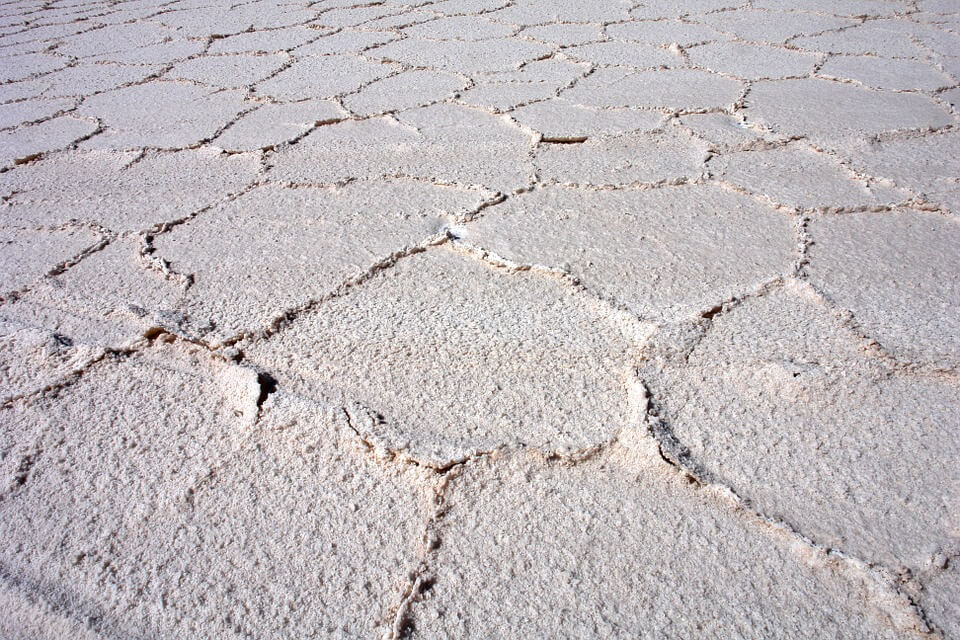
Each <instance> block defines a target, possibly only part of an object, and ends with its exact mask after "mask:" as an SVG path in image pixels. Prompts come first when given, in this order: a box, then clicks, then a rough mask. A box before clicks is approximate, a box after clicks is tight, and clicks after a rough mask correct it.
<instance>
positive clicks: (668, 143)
mask: <svg viewBox="0 0 960 640" xmlns="http://www.w3.org/2000/svg"><path fill="white" fill-rule="evenodd" d="M708 157H709V156H708V153H707V145H706V143H704V142H702V141H701V140H698V139H697V138H694V137H693V136H691V135H690V134H688V133H687V132H685V131H682V130H679V129H677V128H673V127H671V128H669V129H667V130H666V131H664V132H662V133H632V134H621V135H618V136H615V137H610V138H607V137H598V138H592V139H588V140H587V141H586V142H583V143H580V144H550V145H540V147H539V148H538V149H537V154H536V157H535V160H534V165H535V166H536V168H537V172H538V174H539V175H540V178H541V180H544V181H545V182H559V183H561V184H580V185H595V186H616V185H628V184H647V185H655V184H664V183H667V184H670V183H679V182H686V181H690V180H694V179H696V178H698V177H700V176H701V175H702V174H703V173H704V162H705V161H706V159H707V158H708Z"/></svg>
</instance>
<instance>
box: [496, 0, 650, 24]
mask: <svg viewBox="0 0 960 640" xmlns="http://www.w3.org/2000/svg"><path fill="white" fill-rule="evenodd" d="M631 4H632V3H630V2H627V0H612V1H611V2H605V3H603V4H602V5H596V4H586V3H578V2H567V0H516V1H514V2H511V3H510V6H508V7H504V8H503V9H500V10H498V11H491V12H490V13H487V14H485V15H486V17H488V18H493V19H494V20H497V21H499V22H504V23H507V24H549V23H557V22H560V23H562V22H601V23H602V22H617V21H619V20H626V19H627V18H628V17H629V15H630V14H629V12H630V5H631Z"/></svg>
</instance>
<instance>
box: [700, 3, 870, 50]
mask: <svg viewBox="0 0 960 640" xmlns="http://www.w3.org/2000/svg"><path fill="white" fill-rule="evenodd" d="M695 20H696V21H697V22H700V23H703V24H705V25H708V26H710V27H712V28H714V29H716V30H717V31H720V32H722V33H729V34H732V35H735V36H737V37H738V38H741V39H743V40H747V41H752V42H770V43H774V44H779V43H783V42H786V41H787V40H789V39H790V38H793V37H796V36H802V35H805V34H816V33H820V32H822V31H827V30H830V29H839V28H841V27H848V26H851V25H855V24H857V21H856V20H851V19H847V18H838V17H835V16H829V15H822V14H817V13H800V12H794V11H791V12H786V11H760V10H751V9H740V10H737V11H719V12H716V13H709V14H706V15H703V16H699V17H697V18H696V19H695ZM843 33H844V34H845V33H849V32H848V31H845V32H843ZM837 35H840V34H837Z"/></svg>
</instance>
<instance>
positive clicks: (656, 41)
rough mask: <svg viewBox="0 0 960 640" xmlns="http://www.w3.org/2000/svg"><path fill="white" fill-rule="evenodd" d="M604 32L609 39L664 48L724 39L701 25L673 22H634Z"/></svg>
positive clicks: (620, 24) (612, 26)
mask: <svg viewBox="0 0 960 640" xmlns="http://www.w3.org/2000/svg"><path fill="white" fill-rule="evenodd" d="M604 31H606V34H607V35H608V36H610V37H611V38H615V39H617V40H628V41H630V42H640V43H643V44H652V45H660V46H666V45H671V44H676V45H678V46H681V47H688V46H691V45H695V44H700V43H703V42H710V41H713V40H721V39H726V36H723V35H721V34H720V33H718V32H717V31H715V30H713V29H711V28H710V27H708V26H706V25H702V24H696V23H691V22H680V21H675V20H669V21H665V20H635V21H631V22H621V23H619V24H611V25H608V26H607V27H606V28H605V29H604Z"/></svg>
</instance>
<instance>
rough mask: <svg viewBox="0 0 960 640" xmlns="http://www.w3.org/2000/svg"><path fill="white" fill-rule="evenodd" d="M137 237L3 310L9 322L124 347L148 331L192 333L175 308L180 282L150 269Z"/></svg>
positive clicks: (76, 339)
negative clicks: (156, 328)
mask: <svg viewBox="0 0 960 640" xmlns="http://www.w3.org/2000/svg"><path fill="white" fill-rule="evenodd" d="M140 251H141V245H140V239H139V238H136V237H133V238H130V237H127V238H120V239H117V240H114V241H113V242H111V243H110V244H109V245H108V246H106V247H105V248H103V249H101V250H99V251H94V252H92V253H90V254H89V255H87V256H86V257H85V258H84V259H83V260H81V261H80V262H78V263H76V264H74V265H73V266H72V267H70V268H69V269H67V270H66V271H64V272H62V273H60V274H58V275H55V276H48V277H46V278H44V279H42V280H39V281H37V282H36V283H35V284H33V285H32V286H31V287H30V289H29V290H28V291H27V292H26V293H23V294H21V295H20V296H18V298H17V299H16V300H15V301H13V302H8V303H7V304H5V305H4V306H3V312H2V315H3V317H4V318H6V319H7V320H9V321H10V322H14V323H17V324H20V325H24V326H31V327H38V328H41V329H44V330H47V331H52V332H55V333H57V334H58V335H61V336H63V337H64V338H65V339H67V340H69V341H71V342H73V343H74V344H86V345H91V346H95V347H104V348H111V349H124V348H127V347H129V346H130V345H131V344H133V343H135V342H136V341H137V340H138V339H140V338H141V337H142V336H143V333H144V331H146V330H148V329H150V328H151V327H157V326H162V327H164V328H166V329H168V330H170V331H178V332H180V333H184V334H189V335H193V336H195V335H198V334H199V330H197V329H196V328H195V327H193V326H188V324H187V319H186V318H185V317H184V316H183V314H182V313H180V312H179V311H177V310H176V307H177V305H178V303H179V299H180V296H181V295H182V294H183V282H182V280H178V279H176V277H174V276H165V275H164V274H163V273H162V272H161V271H160V269H159V268H151V265H150V264H149V263H148V261H147V260H146V259H144V258H143V257H141V256H140Z"/></svg>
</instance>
